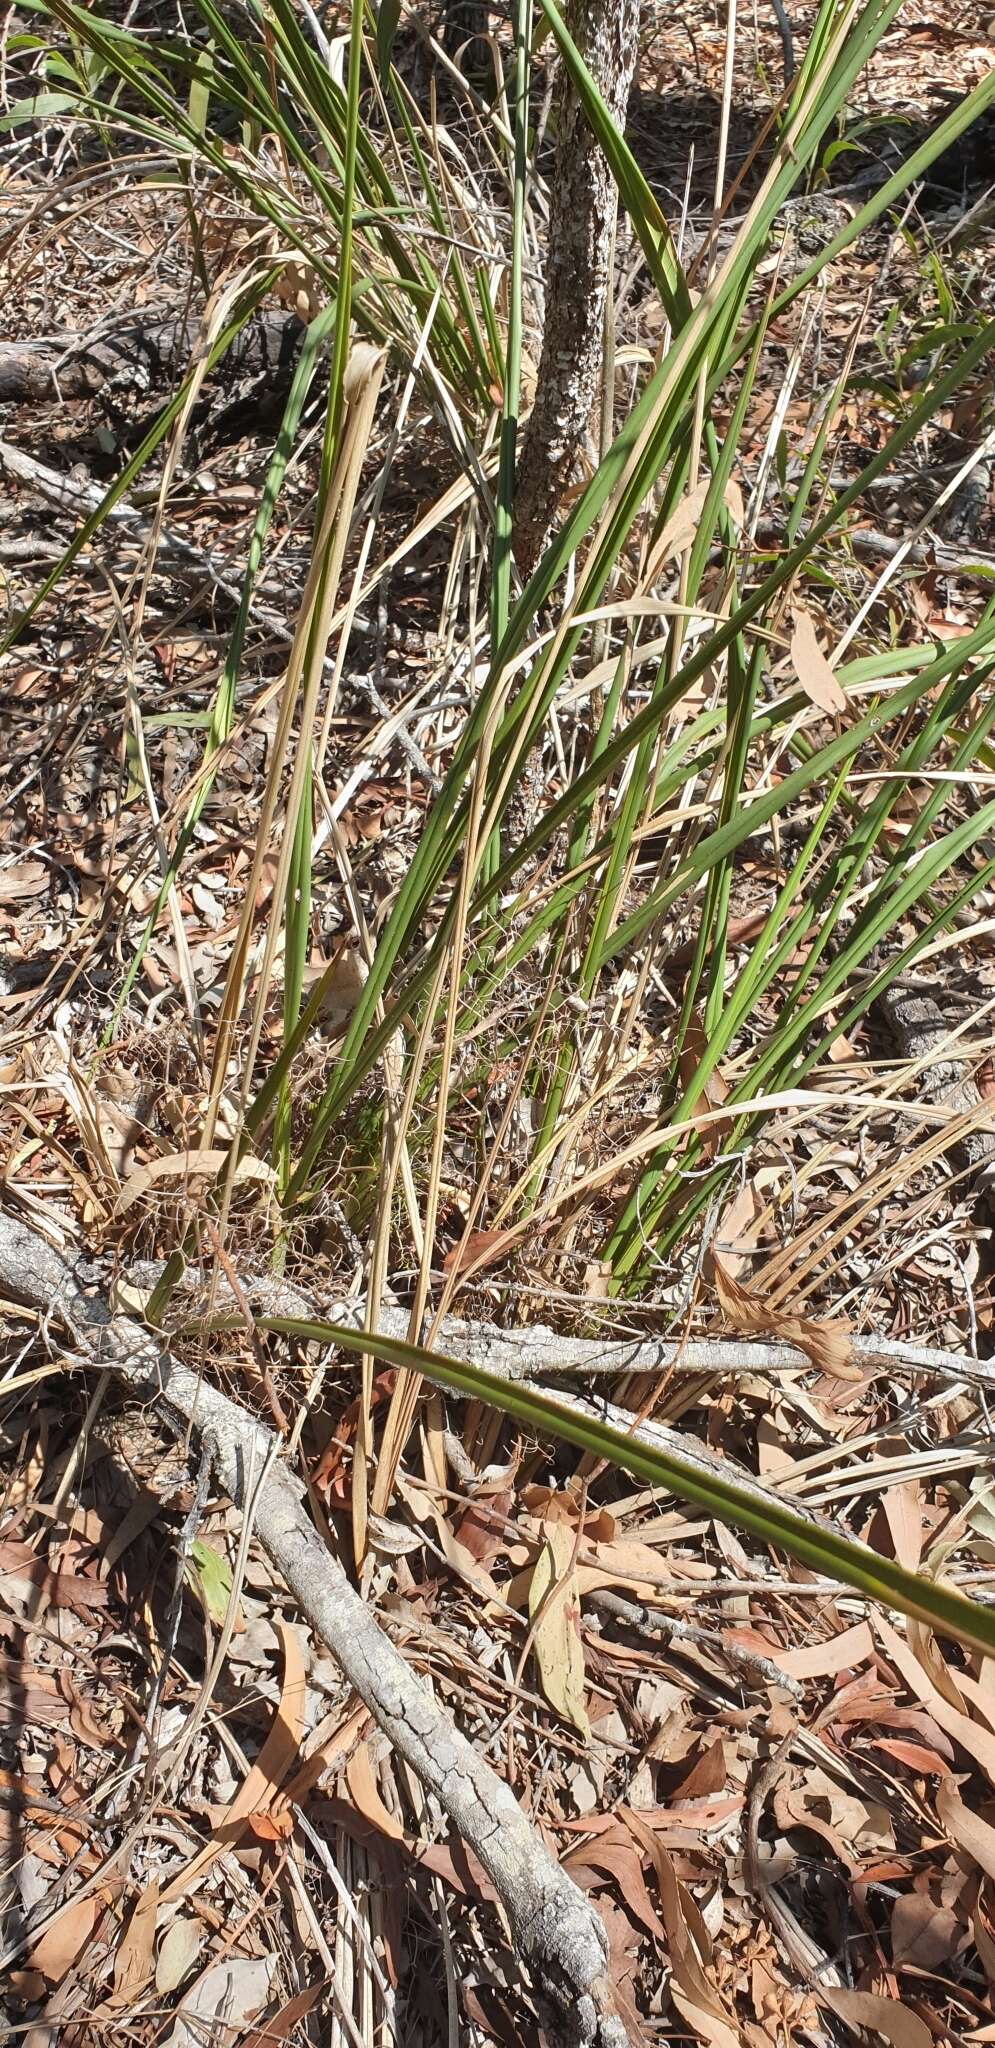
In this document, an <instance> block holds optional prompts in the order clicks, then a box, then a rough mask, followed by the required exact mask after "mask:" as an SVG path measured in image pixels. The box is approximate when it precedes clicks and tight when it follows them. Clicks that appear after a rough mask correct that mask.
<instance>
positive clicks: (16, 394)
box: [0, 309, 304, 403]
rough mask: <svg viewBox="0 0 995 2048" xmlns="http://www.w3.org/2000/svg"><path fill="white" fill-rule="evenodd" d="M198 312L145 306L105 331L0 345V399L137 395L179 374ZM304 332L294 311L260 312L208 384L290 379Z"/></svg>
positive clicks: (193, 343)
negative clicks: (158, 310)
mask: <svg viewBox="0 0 995 2048" xmlns="http://www.w3.org/2000/svg"><path fill="white" fill-rule="evenodd" d="M203 328H204V323H203V320H202V318H201V315H200V314H199V313H189V314H182V313H181V314H176V313H165V314H163V313H154V312H151V311H150V310H148V309H146V310H145V311H144V312H143V313H141V314H137V313H136V314H133V315H132V316H131V317H130V318H129V319H127V320H123V321H120V322H119V323H118V325H117V326H115V327H113V328H111V329H110V330H109V331H107V332H105V333H102V334H101V333H99V332H98V333H97V334H89V335H79V334H60V335H56V336H54V337H51V338H48V337H46V338H45V339H43V340H41V341H25V342H4V343H0V399H5V400H11V399H17V400H21V401H25V400H34V401H36V402H38V403H41V402H43V401H44V400H46V399H66V398H87V397H89V396H90V395H91V393H93V392H96V391H114V392H116V393H120V394H121V395H129V394H132V393H135V394H139V395H144V394H145V393H146V392H149V391H157V390H160V389H162V388H163V387H164V386H165V385H167V384H169V383H170V382H172V380H173V379H174V378H175V377H176V375H177V374H178V373H179V372H182V371H185V370H186V369H187V368H188V367H189V364H190V361H191V359H192V357H193V356H194V355H195V354H196V352H197V349H198V347H199V345H200V342H201V340H202V337H203ZM303 333H304V329H303V327H302V326H301V323H300V321H299V320H298V318H297V315H296V313H260V314H257V315H256V317H255V318H254V319H252V320H247V321H246V323H245V325H244V327H241V328H240V329H239V331H238V333H237V334H236V335H234V336H233V337H232V340H231V342H230V343H229V345H228V348H227V349H226V351H225V355H224V358H223V360H222V362H221V364H220V365H219V366H218V368H217V369H216V370H215V372H214V376H213V378H212V385H213V386H217V385H219V384H220V386H221V387H222V389H224V390H226V391H229V392H230V391H232V390H233V389H234V388H235V387H236V386H237V385H240V384H243V383H245V382H247V381H250V382H252V383H256V382H262V383H263V384H264V385H265V387H266V388H267V389H268V390H277V389H279V388H280V387H281V386H282V385H285V384H287V383H289V381H290V377H291V374H292V372H293V368H294V363H295V361H296V358H297V354H298V351H299V348H300V343H301V337H302V335H303Z"/></svg>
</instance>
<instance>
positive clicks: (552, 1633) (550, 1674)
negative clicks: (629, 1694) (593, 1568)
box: [529, 1515, 591, 1741]
mask: <svg viewBox="0 0 995 2048" xmlns="http://www.w3.org/2000/svg"><path fill="white" fill-rule="evenodd" d="M542 1527H543V1536H544V1542H543V1546H542V1549H541V1551H540V1552H539V1556H538V1558H537V1559H536V1564H535V1569H534V1571H533V1573H532V1581H531V1584H530V1586H529V1618H530V1620H531V1622H532V1646H533V1649H534V1651H535V1659H536V1663H537V1664H538V1666H539V1677H540V1679H541V1681H542V1689H543V1692H544V1693H545V1695H546V1698H547V1699H548V1701H549V1703H550V1706H553V1707H555V1708H556V1710H557V1713H559V1714H562V1715H563V1718H564V1720H566V1721H572V1722H573V1725H574V1727H575V1728H576V1729H577V1730H578V1731H579V1733H580V1734H581V1735H582V1736H583V1737H584V1739H585V1741H589V1740H590V1735H591V1724H590V1722H589V1720H588V1718H587V1707H586V1704H585V1700H584V1648H583V1644H582V1642H581V1636H580V1594H579V1592H578V1588H577V1568H576V1561H575V1552H576V1547H577V1546H576V1540H575V1532H574V1528H573V1526H572V1524H571V1523H570V1522H568V1521H561V1520H560V1519H559V1518H558V1517H554V1516H552V1515H550V1516H548V1517H547V1519H546V1520H545V1521H544V1523H543V1525H542Z"/></svg>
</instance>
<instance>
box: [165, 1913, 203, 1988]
mask: <svg viewBox="0 0 995 2048" xmlns="http://www.w3.org/2000/svg"><path fill="white" fill-rule="evenodd" d="M206 1931H207V1930H206V1928H205V1926H204V1923H203V1922H202V1921H200V1920H184V1919H178V1920H174V1921H173V1924H172V1926H171V1927H167V1929H166V1932H165V1934H164V1935H163V1937H162V1940H161V1942H160V1944H159V1957H158V1961H157V1963H156V1966H155V1988H156V1990H157V1991H158V1992H159V1993H160V1995H161V1996H162V1997H163V1998H165V1997H166V1996H167V1994H168V1993H169V1992H170V1991H175V1990H176V1987H177V1985H178V1984H182V1982H183V1979H184V1977H188V1976H189V1974H190V1971H191V1970H192V1969H193V1966H194V1964H195V1962H196V1961H197V1957H198V1956H199V1954H200V1952H201V1949H202V1948H203V1946H204V1938H205V1934H206Z"/></svg>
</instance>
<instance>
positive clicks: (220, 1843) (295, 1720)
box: [162, 1621, 307, 1906]
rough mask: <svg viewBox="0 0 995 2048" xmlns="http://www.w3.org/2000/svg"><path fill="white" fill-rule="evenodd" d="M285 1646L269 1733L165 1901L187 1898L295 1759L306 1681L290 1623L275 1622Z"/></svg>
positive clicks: (167, 1891) (266, 1801)
mask: <svg viewBox="0 0 995 2048" xmlns="http://www.w3.org/2000/svg"><path fill="white" fill-rule="evenodd" d="M277 1628H278V1631H279V1635H280V1640H281V1643H282V1646H283V1686H282V1689H281V1692H280V1705H279V1707H278V1709H277V1713H276V1718H275V1720H274V1721H273V1724H272V1726H271V1728H270V1731H269V1734H268V1735H267V1737H266V1740H265V1742H264V1743H263V1746H262V1749H261V1750H260V1752H259V1755H258V1756H257V1758H256V1761H255V1763H254V1764H253V1765H252V1767H251V1769H250V1770H249V1772H248V1774H247V1776H246V1777H245V1778H243V1780H242V1783H241V1785H240V1786H239V1788H238V1791H237V1792H236V1794H235V1796H234V1798H233V1799H232V1801H231V1803H230V1804H229V1805H228V1806H227V1807H225V1809H224V1813H223V1815H222V1817H221V1819H220V1820H219V1822H218V1825H217V1826H216V1828H215V1829H214V1832H213V1834H212V1836H211V1839H210V1841H209V1842H205V1844H204V1847H203V1848H202V1849H199V1850H198V1852H197V1854H196V1856H194V1857H193V1858H192V1859H191V1861H190V1862H189V1863H188V1864H186V1865H185V1867H184V1868H183V1869H182V1870H181V1871H180V1872H179V1873H178V1875H177V1876H176V1877H174V1878H173V1879H172V1881H171V1882H170V1883H169V1884H168V1885H167V1886H166V1889H165V1891H164V1892H163V1895H162V1903H163V1905H164V1906H165V1905H169V1904H171V1903H172V1901H173V1900H174V1899H181V1898H185V1897H187V1896H188V1895H189V1893H190V1892H191V1891H192V1890H193V1888H194V1886H195V1885H198V1884H199V1883H200V1880H201V1878H202V1877H203V1876H204V1874H205V1872H206V1871H208V1870H209V1869H210V1868H211V1865H212V1863H214V1862H216V1860H217V1858H218V1857H219V1856H221V1855H223V1854H224V1851H225V1850H226V1849H230V1848H232V1847H233V1846H234V1845H235V1843H237V1842H238V1841H239V1840H240V1839H241V1837H242V1835H243V1834H244V1833H245V1830H246V1827H247V1825H248V1817H249V1815H250V1814H251V1813H258V1812H261V1811H262V1810H263V1808H265V1807H267V1806H270V1805H272V1803H273V1800H274V1798H275V1796H276V1794H277V1792H278V1791H279V1788H280V1786H281V1785H282V1783H283V1780H284V1779H285V1777H286V1776H287V1773H288V1771H289V1770H290V1769H291V1766H292V1765H293V1764H294V1762H295V1761H296V1759H297V1754H298V1751H299V1748H300V1742H301V1735H302V1733H303V1729H304V1703H305V1695H306V1691H307V1682H306V1677H305V1672H304V1659H303V1657H302V1655H301V1651H300V1646H299V1644H298V1641H297V1637H296V1636H295V1634H294V1632H293V1629H291V1628H289V1627H288V1626H287V1623H286V1622H284V1621H281V1622H278V1623H277Z"/></svg>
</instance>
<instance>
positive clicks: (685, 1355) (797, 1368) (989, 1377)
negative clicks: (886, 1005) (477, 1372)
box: [129, 1260, 995, 1473]
mask: <svg viewBox="0 0 995 2048" xmlns="http://www.w3.org/2000/svg"><path fill="white" fill-rule="evenodd" d="M162 1272H163V1266H162V1263H161V1261H159V1260H145V1261H142V1262H141V1263H140V1264H137V1265H135V1266H132V1267H131V1269H130V1272H129V1278H130V1279H131V1280H132V1281H133V1282H134V1283H135V1285H136V1286H138V1287H139V1288H140V1289H143V1290H147V1291H148V1292H149V1293H151V1291H152V1289H153V1287H154V1286H155V1285H156V1282H157V1281H158V1279H159V1278H160V1276H161V1274H162ZM241 1277H242V1284H243V1286H244V1288H245V1291H246V1294H247V1295H248V1298H249V1300H250V1302H251V1303H252V1305H253V1307H254V1308H255V1309H256V1310H257V1311H259V1312H260V1313H261V1314H263V1315H280V1316H297V1317H299V1318H301V1319H303V1320H307V1319H308V1318H311V1319H312V1320H320V1321H322V1322H326V1323H341V1324H342V1325H343V1326H344V1327H345V1328H346V1329H351V1330H362V1329H364V1328H365V1326H366V1302H365V1299H364V1297H363V1296H362V1295H358V1296H356V1297H354V1298H353V1299H352V1300H349V1301H340V1300H337V1299H336V1298H335V1297H334V1296H329V1297H328V1298H327V1299H326V1298H322V1297H315V1296H313V1295H310V1294H305V1293H304V1292H303V1291H302V1289H301V1288H299V1287H295V1286H294V1285H293V1284H292V1282H290V1281H287V1280H273V1279H270V1278H268V1277H263V1276H260V1277H259V1278H255V1279H249V1278H246V1277H245V1276H244V1275H243V1276H241ZM199 1284H200V1276H199V1275H198V1274H197V1273H196V1271H195V1270H194V1269H191V1268H188V1270H187V1272H186V1274H185V1275H184V1277H183V1280H182V1282H181V1285H182V1286H183V1288H184V1289H187V1288H191V1289H193V1290H196V1288H197V1286H198V1285H199ZM222 1295H223V1290H222ZM216 1298H217V1296H216ZM377 1327H378V1329H379V1331H380V1333H381V1335H382V1336H384V1337H391V1338H393V1339H395V1340H396V1341H398V1342H403V1341H404V1339H405V1338H406V1337H407V1335H408V1330H409V1327H410V1317H409V1314H408V1311H407V1309H405V1308H395V1307H393V1306H392V1304H391V1303H390V1302H384V1303H382V1304H381V1306H380V1309H379V1312H378V1318H377ZM436 1348H437V1349H438V1350H440V1351H448V1352H450V1353H452V1354H453V1355H454V1356H456V1357H461V1358H472V1360H473V1363H474V1364H475V1365H480V1366H483V1367H484V1369H485V1371H487V1372H492V1373H495V1374H496V1375H497V1377H498V1378H499V1379H506V1380H511V1381H520V1382H531V1383H532V1384H533V1385H535V1386H537V1387H539V1388H540V1390H541V1389H542V1387H543V1386H544V1384H546V1383H548V1382H549V1381H550V1380H559V1379H583V1380H608V1379H620V1378H622V1377H623V1375H625V1374H628V1373H645V1374H647V1375H648V1376H650V1377H651V1378H652V1377H654V1376H655V1377H657V1378H662V1376H663V1375H664V1373H667V1374H676V1375H680V1376H682V1377H684V1378H688V1377H692V1378H697V1377H700V1376H701V1375H702V1374H705V1373H707V1374H710V1375H711V1376H713V1377H716V1378H722V1377H727V1376H729V1375H736V1376H740V1375H742V1376H749V1375H752V1374H759V1375H761V1376H762V1377H764V1378H768V1379H779V1378H780V1377H781V1375H782V1374H784V1373H786V1372H811V1371H812V1361H811V1359H810V1358H809V1357H808V1356H807V1354H806V1353H805V1352H804V1351H801V1350H800V1349H799V1348H798V1346H797V1345H795V1344H786V1343H779V1342H776V1341H774V1340H772V1339H766V1338H765V1339H762V1340H746V1339H744V1338H742V1337H711V1336H709V1337H687V1338H682V1337H631V1338H630V1337H624V1338H616V1339H611V1340H606V1339H605V1338H601V1337H567V1336H564V1335H563V1334H562V1333H561V1332H560V1331H558V1330H552V1329H550V1328H548V1326H547V1325H546V1324H545V1323H531V1324H530V1325H529V1327H528V1328H527V1329H523V1330H502V1329H501V1328H499V1326H498V1325H497V1324H496V1323H487V1322H478V1321H467V1320H464V1318H463V1317H462V1316H443V1319H442V1323H441V1326H440V1328H439V1331H438V1335H437V1344H436ZM850 1348H851V1352H852V1355H853V1358H854V1361H855V1363H857V1364H859V1365H862V1366H864V1367H866V1369H867V1371H868V1372H869V1373H870V1372H878V1373H903V1372H904V1373H925V1374H927V1376H928V1377H929V1378H931V1379H942V1380H950V1381H956V1382H958V1383H959V1384H962V1385H964V1386H971V1387H986V1388H991V1389H992V1390H993V1392H995V1361H990V1360H985V1359H979V1358H962V1357H961V1356H960V1354H959V1352H954V1351H941V1350H938V1349H936V1348H935V1347H934V1346H932V1345H928V1344H908V1343H906V1342H905V1341H904V1339H902V1338H899V1337H874V1336H852V1337H851V1338H850ZM660 1427H661V1425H657V1428H658V1429H659V1428H660ZM659 1440H660V1439H659V1437H658V1438H657V1439H656V1441H659ZM680 1443H681V1449H682V1451H684V1450H686V1448H687V1438H686V1437H685V1436H681V1439H680ZM720 1462H721V1463H722V1465H723V1469H724V1470H725V1471H726V1473H728V1470H729V1466H728V1462H727V1461H725V1460H722V1461H720Z"/></svg>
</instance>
